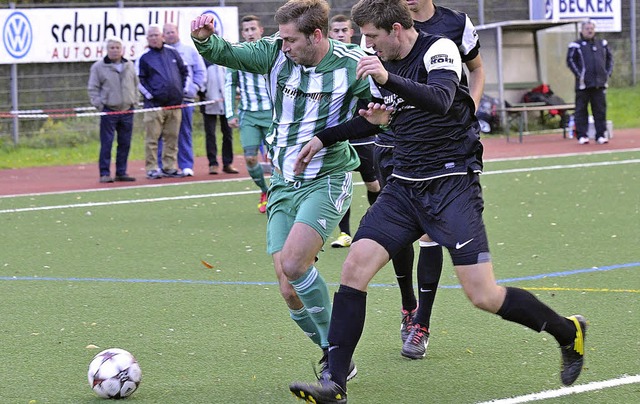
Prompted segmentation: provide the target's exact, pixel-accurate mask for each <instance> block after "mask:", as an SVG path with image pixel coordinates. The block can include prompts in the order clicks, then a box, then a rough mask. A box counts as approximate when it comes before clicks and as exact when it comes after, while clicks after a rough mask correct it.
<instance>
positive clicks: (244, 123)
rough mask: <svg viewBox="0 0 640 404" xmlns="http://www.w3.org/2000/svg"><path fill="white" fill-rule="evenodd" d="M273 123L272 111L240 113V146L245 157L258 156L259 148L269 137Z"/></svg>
mask: <svg viewBox="0 0 640 404" xmlns="http://www.w3.org/2000/svg"><path fill="white" fill-rule="evenodd" d="M272 122H273V116H272V112H271V111H256V112H252V111H241V112H240V115H239V123H240V144H242V148H243V150H244V154H245V156H246V155H249V156H255V155H257V154H258V148H259V147H260V145H261V144H262V143H263V142H264V139H265V138H266V137H267V134H268V133H269V128H270V127H271V124H272Z"/></svg>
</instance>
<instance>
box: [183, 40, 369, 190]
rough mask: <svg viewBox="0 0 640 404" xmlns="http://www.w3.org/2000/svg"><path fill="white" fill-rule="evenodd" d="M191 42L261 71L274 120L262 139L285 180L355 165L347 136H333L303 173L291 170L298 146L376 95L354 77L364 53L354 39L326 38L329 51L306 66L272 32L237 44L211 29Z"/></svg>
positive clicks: (215, 56)
mask: <svg viewBox="0 0 640 404" xmlns="http://www.w3.org/2000/svg"><path fill="white" fill-rule="evenodd" d="M194 42H195V45H196V48H197V49H198V51H199V52H200V53H201V54H202V56H203V57H204V58H205V59H207V60H209V61H210V62H212V63H215V64H219V65H223V66H227V67H230V68H232V69H236V70H242V71H246V72H252V73H257V74H264V75H266V79H267V80H266V84H267V89H268V92H269V95H270V97H271V103H272V105H273V109H274V113H273V120H274V125H273V127H272V131H271V133H270V135H269V136H268V137H267V139H266V141H267V145H268V147H269V155H270V157H271V159H272V162H273V164H274V166H275V167H276V169H278V170H280V172H281V173H282V175H283V176H284V177H285V179H286V180H288V181H297V180H310V179H314V178H317V177H321V176H324V175H328V174H331V173H336V172H346V171H351V170H354V169H355V168H356V167H358V165H359V159H358V156H357V153H356V152H355V150H354V149H353V148H352V147H351V146H350V145H349V143H348V142H338V143H336V144H335V145H333V146H330V147H327V148H324V149H322V150H321V151H320V152H318V153H317V154H316V155H315V156H314V158H313V160H312V161H311V162H310V163H309V165H308V167H307V169H306V170H305V172H304V173H302V174H301V175H299V176H294V173H293V164H294V162H295V159H296V156H297V155H298V153H299V151H300V149H301V148H302V147H303V146H304V145H305V144H306V143H307V142H308V141H309V140H310V139H311V138H312V137H313V136H314V135H315V134H316V133H318V132H319V131H321V130H322V129H324V128H327V127H332V126H335V125H338V124H341V123H343V122H345V121H348V120H349V119H351V118H352V117H353V115H354V113H355V109H356V103H357V100H358V99H364V100H370V99H371V98H372V97H376V98H379V97H380V92H379V91H378V88H377V87H376V86H375V84H374V83H373V81H372V80H370V79H356V66H357V64H358V60H360V58H361V57H363V56H364V55H365V53H364V52H363V51H362V49H360V47H359V46H358V45H353V44H344V43H341V42H338V41H333V40H330V41H329V43H330V47H329V52H327V54H326V55H325V57H324V58H323V59H322V60H321V61H320V63H319V64H318V65H317V66H313V67H305V66H301V65H298V64H296V63H294V62H293V61H292V60H290V59H289V58H287V56H286V55H285V54H284V52H282V50H281V49H282V39H281V38H280V37H279V35H278V34H277V33H276V34H274V35H272V36H270V37H265V38H262V39H260V40H258V41H256V42H243V43H239V44H232V43H230V42H228V41H225V40H224V39H222V38H219V37H218V36H215V35H212V36H211V37H209V38H208V39H207V40H206V41H198V40H195V39H194Z"/></svg>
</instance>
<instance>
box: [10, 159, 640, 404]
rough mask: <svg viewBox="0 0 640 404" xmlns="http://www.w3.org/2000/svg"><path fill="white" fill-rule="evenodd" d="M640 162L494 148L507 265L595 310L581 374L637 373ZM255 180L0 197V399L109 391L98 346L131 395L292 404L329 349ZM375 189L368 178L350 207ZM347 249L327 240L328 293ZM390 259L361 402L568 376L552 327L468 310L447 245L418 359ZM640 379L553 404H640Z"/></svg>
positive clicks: (542, 291) (565, 305)
mask: <svg viewBox="0 0 640 404" xmlns="http://www.w3.org/2000/svg"><path fill="white" fill-rule="evenodd" d="M639 159H640V153H638V152H624V153H611V154H598V155H580V156H575V157H563V158H549V159H538V160H521V161H505V162H493V163H488V164H487V167H486V169H487V170H486V175H484V176H483V177H482V183H483V188H484V197H485V200H486V209H485V223H486V226H487V229H488V232H489V240H490V246H491V249H492V255H493V259H494V263H495V272H496V277H497V278H498V280H508V279H511V281H505V282H504V284H505V285H510V286H519V287H524V288H527V289H529V290H530V291H532V293H535V294H536V295H537V296H539V298H540V299H542V300H543V301H544V302H545V303H547V304H549V305H550V306H551V307H553V308H554V309H555V310H557V311H559V312H560V313H562V314H564V315H569V314H574V313H581V314H584V315H585V316H586V317H587V318H588V319H589V321H590V324H591V326H590V328H589V331H588V339H587V345H586V349H587V362H586V368H585V370H584V372H583V374H582V375H581V376H580V378H579V379H578V381H577V384H579V385H581V384H587V383H589V382H596V381H603V380H610V379H616V378H619V377H621V376H622V375H624V374H629V375H635V374H638V373H640V340H639V339H638V329H640V316H638V312H640V299H639V294H640V262H639V261H640V256H639V255H638V247H637V246H638V245H639V244H640V231H639V230H638V223H640V211H639V210H638V201H640V165H639V164H638V160H639ZM597 164H600V165H597ZM513 168H518V169H522V168H530V170H526V171H524V172H522V171H518V172H514V171H511V172H509V171H508V170H510V169H513ZM246 190H253V186H252V185H251V184H250V183H249V182H248V181H230V182H221V181H218V182H209V183H202V182H201V183H192V184H179V185H172V186H166V187H138V188H127V189H114V190H109V191H103V192H72V193H64V194H55V195H41V196H33V195H32V196H24V197H10V198H0V225H1V226H2V229H3V234H7V235H10V237H4V239H3V245H2V250H1V254H0V296H1V300H0V301H1V302H2V317H1V320H0V322H1V324H2V326H1V327H0V339H1V343H0V359H1V360H0V374H2V380H1V381H0V402H2V403H34V404H35V403H38V404H40V403H79V402H82V403H99V402H103V401H102V400H100V399H98V398H96V397H95V396H94V395H93V393H92V392H91V390H90V389H89V387H88V384H87V380H86V370H87V366H88V364H89V362H90V360H91V358H92V357H93V355H95V353H97V352H98V350H97V349H89V348H87V346H88V345H90V344H93V345H97V346H98V347H100V348H101V349H104V348H108V347H120V348H124V349H127V350H129V351H131V352H132V353H133V354H134V355H136V357H137V359H138V360H139V362H140V364H141V367H142V372H143V381H142V384H141V386H140V388H139V391H137V392H136V393H134V395H133V396H132V397H131V398H130V399H128V401H131V402H136V403H256V402H260V403H274V404H275V403H277V404H281V403H295V402H296V400H295V399H294V398H293V397H291V396H290V394H289V393H288V389H287V385H288V383H289V382H291V381H293V380H309V381H311V380H313V379H314V376H313V372H312V368H311V365H312V363H314V362H316V361H317V360H318V359H319V357H320V352H319V350H318V349H317V348H315V347H314V346H313V345H312V344H311V343H310V342H309V340H308V339H307V338H306V337H304V336H303V335H302V334H301V332H300V331H299V330H298V329H297V328H296V326H295V325H294V324H293V322H292V321H291V320H290V319H289V314H288V311H287V309H286V306H285V304H284V302H283V301H282V298H281V297H280V295H279V292H278V287H277V285H276V284H275V282H274V281H275V279H274V278H275V277H274V274H273V268H272V263H271V259H270V257H269V256H267V254H266V253H265V248H266V245H265V236H264V234H265V223H266V220H265V217H264V216H263V215H260V214H259V213H257V211H256V209H255V203H256V201H257V198H258V195H259V194H258V192H257V190H256V192H255V193H248V194H247V193H246ZM185 198H189V199H185ZM113 202H117V203H113ZM366 205H367V202H366V193H365V189H364V187H363V186H357V187H356V195H355V198H354V204H353V215H352V216H353V218H354V221H355V218H357V217H359V216H360V215H362V214H363V213H364V210H365V209H366ZM352 225H353V226H355V223H353V224H352ZM346 253H347V251H345V250H342V249H340V250H335V249H331V248H327V249H326V250H325V251H324V252H322V253H320V260H319V262H318V264H317V265H318V268H319V269H320V271H321V272H322V274H323V276H324V277H325V278H326V280H327V281H328V282H329V283H330V289H331V291H334V290H335V289H336V285H337V283H338V280H339V271H340V265H341V263H342V261H343V260H344V257H345V256H346ZM200 260H206V261H207V262H209V263H211V264H213V266H214V268H213V269H207V268H205V267H204V266H203V265H202V264H201V262H200ZM593 268H601V269H607V268H609V270H601V271H592V269H593ZM392 272H393V271H392V269H391V268H390V267H389V266H387V267H386V268H384V269H383V270H382V271H380V273H379V274H378V275H377V276H376V278H374V280H373V284H372V286H371V288H370V290H369V295H368V307H367V320H366V321H367V322H366V327H365V331H364V335H363V337H362V340H361V343H360V344H359V346H358V349H357V351H356V355H355V360H356V363H357V365H358V368H359V369H360V372H359V375H358V377H357V378H356V379H354V380H353V381H352V382H350V384H349V402H350V403H353V404H358V403H400V404H403V403H413V402H416V401H418V400H422V399H424V400H427V401H429V402H437V403H473V402H480V401H487V400H491V399H499V398H505V397H512V396H519V395H525V394H530V393H535V392H540V391H543V390H556V389H560V388H561V384H560V381H559V376H558V365H559V352H558V349H557V346H556V343H555V341H554V340H553V338H552V337H550V336H549V335H548V334H546V333H541V334H537V333H535V332H532V331H530V330H527V329H525V328H524V327H522V326H518V325H514V324H511V323H507V322H505V321H502V320H500V319H499V318H498V317H496V316H494V315H490V314H487V313H483V312H480V311H479V310H476V309H474V308H472V307H471V305H470V303H469V302H468V301H467V300H466V298H465V297H464V294H463V292H462V291H461V290H459V289H457V288H456V286H457V281H456V279H455V276H454V275H453V269H452V267H451V265H450V263H449V262H448V259H445V268H444V271H443V275H442V280H441V288H440V289H439V291H438V297H437V300H436V305H435V307H434V313H433V318H432V332H433V333H432V337H431V343H430V345H429V351H428V354H427V358H426V359H424V360H421V361H408V360H404V359H402V358H401V356H400V348H401V345H400V338H399V332H398V328H399V327H398V323H399V320H400V315H399V308H400V296H399V292H398V290H397V287H396V286H395V277H394V275H393V273H392ZM560 272H566V273H565V274H564V275H561V276H553V274H556V273H560ZM542 274H546V275H547V276H545V277H540V278H534V277H537V276H539V275H542ZM516 278H517V279H520V280H514V279H516ZM639 388H640V386H639V385H638V384H637V383H636V384H631V385H625V386H619V387H613V388H604V389H600V390H598V391H592V392H586V393H579V394H575V395H569V396H563V397H560V398H557V399H551V400H547V401H546V402H549V403H554V402H558V403H560V402H562V403H583V402H595V401H596V400H597V402H600V403H622V402H638V401H639V398H640V395H639V391H640V390H639ZM634 397H635V398H634Z"/></svg>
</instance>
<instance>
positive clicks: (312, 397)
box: [289, 374, 347, 404]
mask: <svg viewBox="0 0 640 404" xmlns="http://www.w3.org/2000/svg"><path fill="white" fill-rule="evenodd" d="M289 390H290V391H291V394H293V395H294V396H295V397H298V398H299V399H302V400H304V401H306V402H308V403H314V404H335V403H338V404H347V393H346V392H345V391H344V389H343V388H342V387H340V386H339V385H338V383H336V382H334V381H333V380H331V375H328V374H325V375H323V376H322V377H321V378H320V379H318V381H317V382H315V383H303V382H293V383H291V384H290V385H289Z"/></svg>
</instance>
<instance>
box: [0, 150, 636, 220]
mask: <svg viewBox="0 0 640 404" xmlns="http://www.w3.org/2000/svg"><path fill="white" fill-rule="evenodd" d="M638 163H640V159H632V160H621V161H603V162H597V163H582V164H564V165H553V166H545V167H527V168H514V169H509V170H496V171H489V172H486V173H484V174H482V175H494V174H512V173H519V172H533V171H547V170H564V169H572V168H585V167H600V166H616V165H621V164H638ZM172 185H175V184H172ZM118 189H121V188H118ZM258 192H259V190H255V191H239V192H223V193H213V194H200V195H183V196H171V197H162V198H145V199H132V200H123V201H107V202H87V203H76V204H68V205H53V206H39V207H31V208H16V209H3V210H0V214H6V213H20V212H36V211H45V210H57V209H71V208H91V207H96V206H111V205H131V204H138V203H153V202H166V201H176V200H185V199H203V198H215V197H223V196H234V195H247V194H255V193H258ZM47 195H49V194H47ZM20 196H24V195H20Z"/></svg>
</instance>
